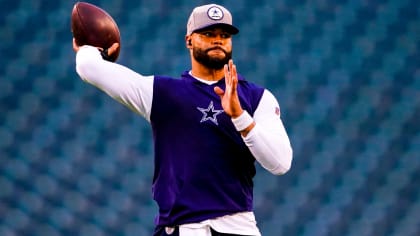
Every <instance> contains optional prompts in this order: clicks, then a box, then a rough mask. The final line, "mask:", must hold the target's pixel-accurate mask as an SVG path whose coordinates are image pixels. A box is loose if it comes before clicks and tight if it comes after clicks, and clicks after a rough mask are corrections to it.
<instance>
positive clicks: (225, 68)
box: [223, 65, 231, 85]
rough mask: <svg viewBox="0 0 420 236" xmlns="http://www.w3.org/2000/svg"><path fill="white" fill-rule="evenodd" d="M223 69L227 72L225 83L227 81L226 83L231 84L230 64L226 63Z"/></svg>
mask: <svg viewBox="0 0 420 236" xmlns="http://www.w3.org/2000/svg"><path fill="white" fill-rule="evenodd" d="M223 70H224V73H225V83H226V85H229V84H230V81H231V79H230V72H229V66H228V65H225V66H224V67H223Z"/></svg>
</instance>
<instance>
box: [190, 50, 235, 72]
mask: <svg viewBox="0 0 420 236" xmlns="http://www.w3.org/2000/svg"><path fill="white" fill-rule="evenodd" d="M215 48H217V49H220V50H222V51H223V52H224V53H225V57H224V58H213V57H210V56H209V55H208V52H209V51H211V50H213V49H215ZM215 48H209V49H207V50H201V49H199V48H196V47H194V48H193V56H194V59H195V60H196V61H197V62H198V63H200V64H201V65H203V66H205V67H207V68H210V69H215V70H220V69H223V66H224V65H226V64H228V62H229V60H230V59H231V58H232V51H230V52H226V51H225V50H224V49H223V48H220V47H215Z"/></svg>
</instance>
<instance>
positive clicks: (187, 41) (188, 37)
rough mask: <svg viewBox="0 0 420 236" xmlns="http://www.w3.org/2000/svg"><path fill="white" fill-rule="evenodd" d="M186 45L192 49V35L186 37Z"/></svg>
mask: <svg viewBox="0 0 420 236" xmlns="http://www.w3.org/2000/svg"><path fill="white" fill-rule="evenodd" d="M185 44H186V46H187V48H191V46H192V43H191V36H190V35H187V36H185Z"/></svg>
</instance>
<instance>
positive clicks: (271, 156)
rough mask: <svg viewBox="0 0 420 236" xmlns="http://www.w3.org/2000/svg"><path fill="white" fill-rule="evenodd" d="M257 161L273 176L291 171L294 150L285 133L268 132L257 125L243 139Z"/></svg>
mask: <svg viewBox="0 0 420 236" xmlns="http://www.w3.org/2000/svg"><path fill="white" fill-rule="evenodd" d="M243 139H244V142H245V144H246V145H247V146H248V148H249V150H250V151H251V153H252V154H253V155H254V157H255V159H256V160H257V161H258V162H259V163H260V164H261V166H263V167H264V168H265V169H267V170H268V171H270V172H271V173H273V174H276V175H281V174H284V173H286V172H287V171H289V169H290V167H291V164H292V158H293V150H292V147H291V145H290V141H289V138H288V136H287V134H286V132H285V131H281V129H277V131H273V130H267V129H266V128H265V127H264V126H262V125H260V124H258V123H256V124H255V126H254V127H253V129H252V130H251V131H250V132H249V133H248V135H247V136H246V137H243Z"/></svg>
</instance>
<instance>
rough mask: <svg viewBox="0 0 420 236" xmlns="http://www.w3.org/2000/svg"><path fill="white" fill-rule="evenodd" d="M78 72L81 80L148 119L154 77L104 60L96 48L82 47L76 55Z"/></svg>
mask: <svg viewBox="0 0 420 236" xmlns="http://www.w3.org/2000/svg"><path fill="white" fill-rule="evenodd" d="M76 71H77V73H78V74H79V76H80V77H81V79H82V80H84V81H85V82H88V83H90V84H92V85H94V86H95V87H97V88H99V89H101V90H102V91H104V92H105V93H107V94H108V95H109V96H111V97H112V98H114V99H115V100H117V101H119V102H121V103H122V104H124V105H126V106H127V107H128V108H130V109H131V110H133V111H135V112H137V113H139V114H140V115H142V116H144V117H145V118H146V119H147V120H149V116H150V107H151V101H152V94H153V77H152V76H142V75H140V74H138V73H136V72H134V71H132V70H130V69H129V68H127V67H124V66H122V65H119V64H116V63H111V62H108V61H105V60H103V59H102V57H101V55H100V52H99V51H98V49H96V48H95V47H91V46H83V47H81V48H80V49H79V51H78V52H77V54H76Z"/></svg>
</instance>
